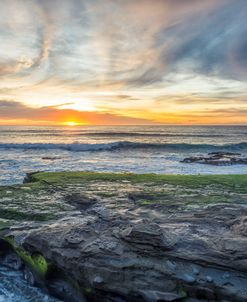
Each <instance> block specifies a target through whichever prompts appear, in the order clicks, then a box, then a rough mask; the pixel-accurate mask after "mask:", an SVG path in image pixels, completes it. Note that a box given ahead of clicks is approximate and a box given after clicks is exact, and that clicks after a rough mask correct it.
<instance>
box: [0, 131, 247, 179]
mask: <svg viewBox="0 0 247 302" xmlns="http://www.w3.org/2000/svg"><path fill="white" fill-rule="evenodd" d="M213 151H228V152H240V153H242V154H245V155H247V126H80V127H63V126H56V127H55V126H53V127H40V126H25V127H24V126H0V184H14V183H20V182H22V180H23V178H24V176H25V174H26V173H27V172H33V171H98V172H102V171H104V172H108V171H111V172H112V171H113V172H134V173H165V174H210V173H211V174H212V173H217V174H219V173H220V174H228V173H231V174H232V173H234V174H235V173H247V165H246V166H245V165H236V166H226V167H222V166H209V165H202V164H196V163H194V164H186V163H181V162H180V161H181V160H182V159H183V158H184V157H188V156H194V155H206V154H207V153H208V152H213Z"/></svg>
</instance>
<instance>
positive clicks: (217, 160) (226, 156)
mask: <svg viewBox="0 0 247 302" xmlns="http://www.w3.org/2000/svg"><path fill="white" fill-rule="evenodd" d="M181 162H182V163H189V164H191V163H198V164H206V165H214V166H230V165H247V157H246V156H243V155H242V154H241V153H231V152H211V153H208V154H207V155H206V156H191V157H187V158H185V159H183V160H182V161H181Z"/></svg>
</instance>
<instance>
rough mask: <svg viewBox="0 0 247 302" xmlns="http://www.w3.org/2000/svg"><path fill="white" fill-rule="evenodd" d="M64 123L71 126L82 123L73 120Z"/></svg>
mask: <svg viewBox="0 0 247 302" xmlns="http://www.w3.org/2000/svg"><path fill="white" fill-rule="evenodd" d="M64 124H65V125H66V126H71V127H73V126H78V125H80V124H79V123H77V122H73V121H69V122H65V123H64Z"/></svg>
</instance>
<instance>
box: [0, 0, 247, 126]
mask: <svg viewBox="0 0 247 302" xmlns="http://www.w3.org/2000/svg"><path fill="white" fill-rule="evenodd" d="M246 20H247V1H246V0H103V1H102V0H52V1H51V0H0V45H1V47H0V124H27V125H30V124H38V125H39V124H41V125H46V124H66V123H68V124H69V123H70V124H71V123H78V124H90V125H91V124H92V125H101V124H102V125H108V124H116V125H117V124H120V125H125V124H160V123H161V124H184V125H190V124H247V22H246Z"/></svg>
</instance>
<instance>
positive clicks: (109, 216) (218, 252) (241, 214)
mask: <svg viewBox="0 0 247 302" xmlns="http://www.w3.org/2000/svg"><path fill="white" fill-rule="evenodd" d="M27 181H28V182H26V183H24V184H23V185H21V186H12V187H1V188H0V228H1V238H2V242H1V247H2V248H1V250H2V259H3V261H6V250H8V249H9V248H10V249H11V248H12V249H13V250H15V251H16V252H17V255H18V257H19V258H20V260H18V261H16V262H15V266H17V267H18V268H20V267H21V266H22V265H21V264H19V262H20V261H21V262H24V265H25V269H27V268H28V269H29V271H30V273H29V275H28V276H29V279H31V281H32V282H33V283H36V281H37V280H38V279H42V281H41V282H39V284H43V286H44V287H45V288H46V289H48V290H50V291H51V292H52V293H53V294H55V295H57V296H58V297H60V298H62V299H63V300H67V301H70V302H72V301H88V302H90V301H93V302H94V301H102V302H110V301H111V302H125V301H130V302H132V301H133V302H139V301H140V302H141V301H147V302H158V301H159V302H161V301H191V302H192V301H229V302H230V301H234V302H237V301H247V175H231V176H230V175H228V176H226V175H225V176H223V175H215V176H213V175H211V176H176V175H174V176H172V175H160V176H158V175H153V174H152V175H134V174H106V173H105V174H102V173H83V172H82V173H37V174H33V175H29V176H28V178H27ZM6 246H7V247H6ZM37 255H38V256H37ZM7 256H8V258H7V259H9V258H10V257H9V253H8V254H7ZM16 263H17V264H18V265H16ZM26 274H27V273H26ZM30 276H31V277H30ZM33 279H37V280H33ZM61 280H63V281H64V282H65V281H66V282H65V283H64V284H63V281H61ZM68 284H69V287H68ZM71 289H72V290H71Z"/></svg>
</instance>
